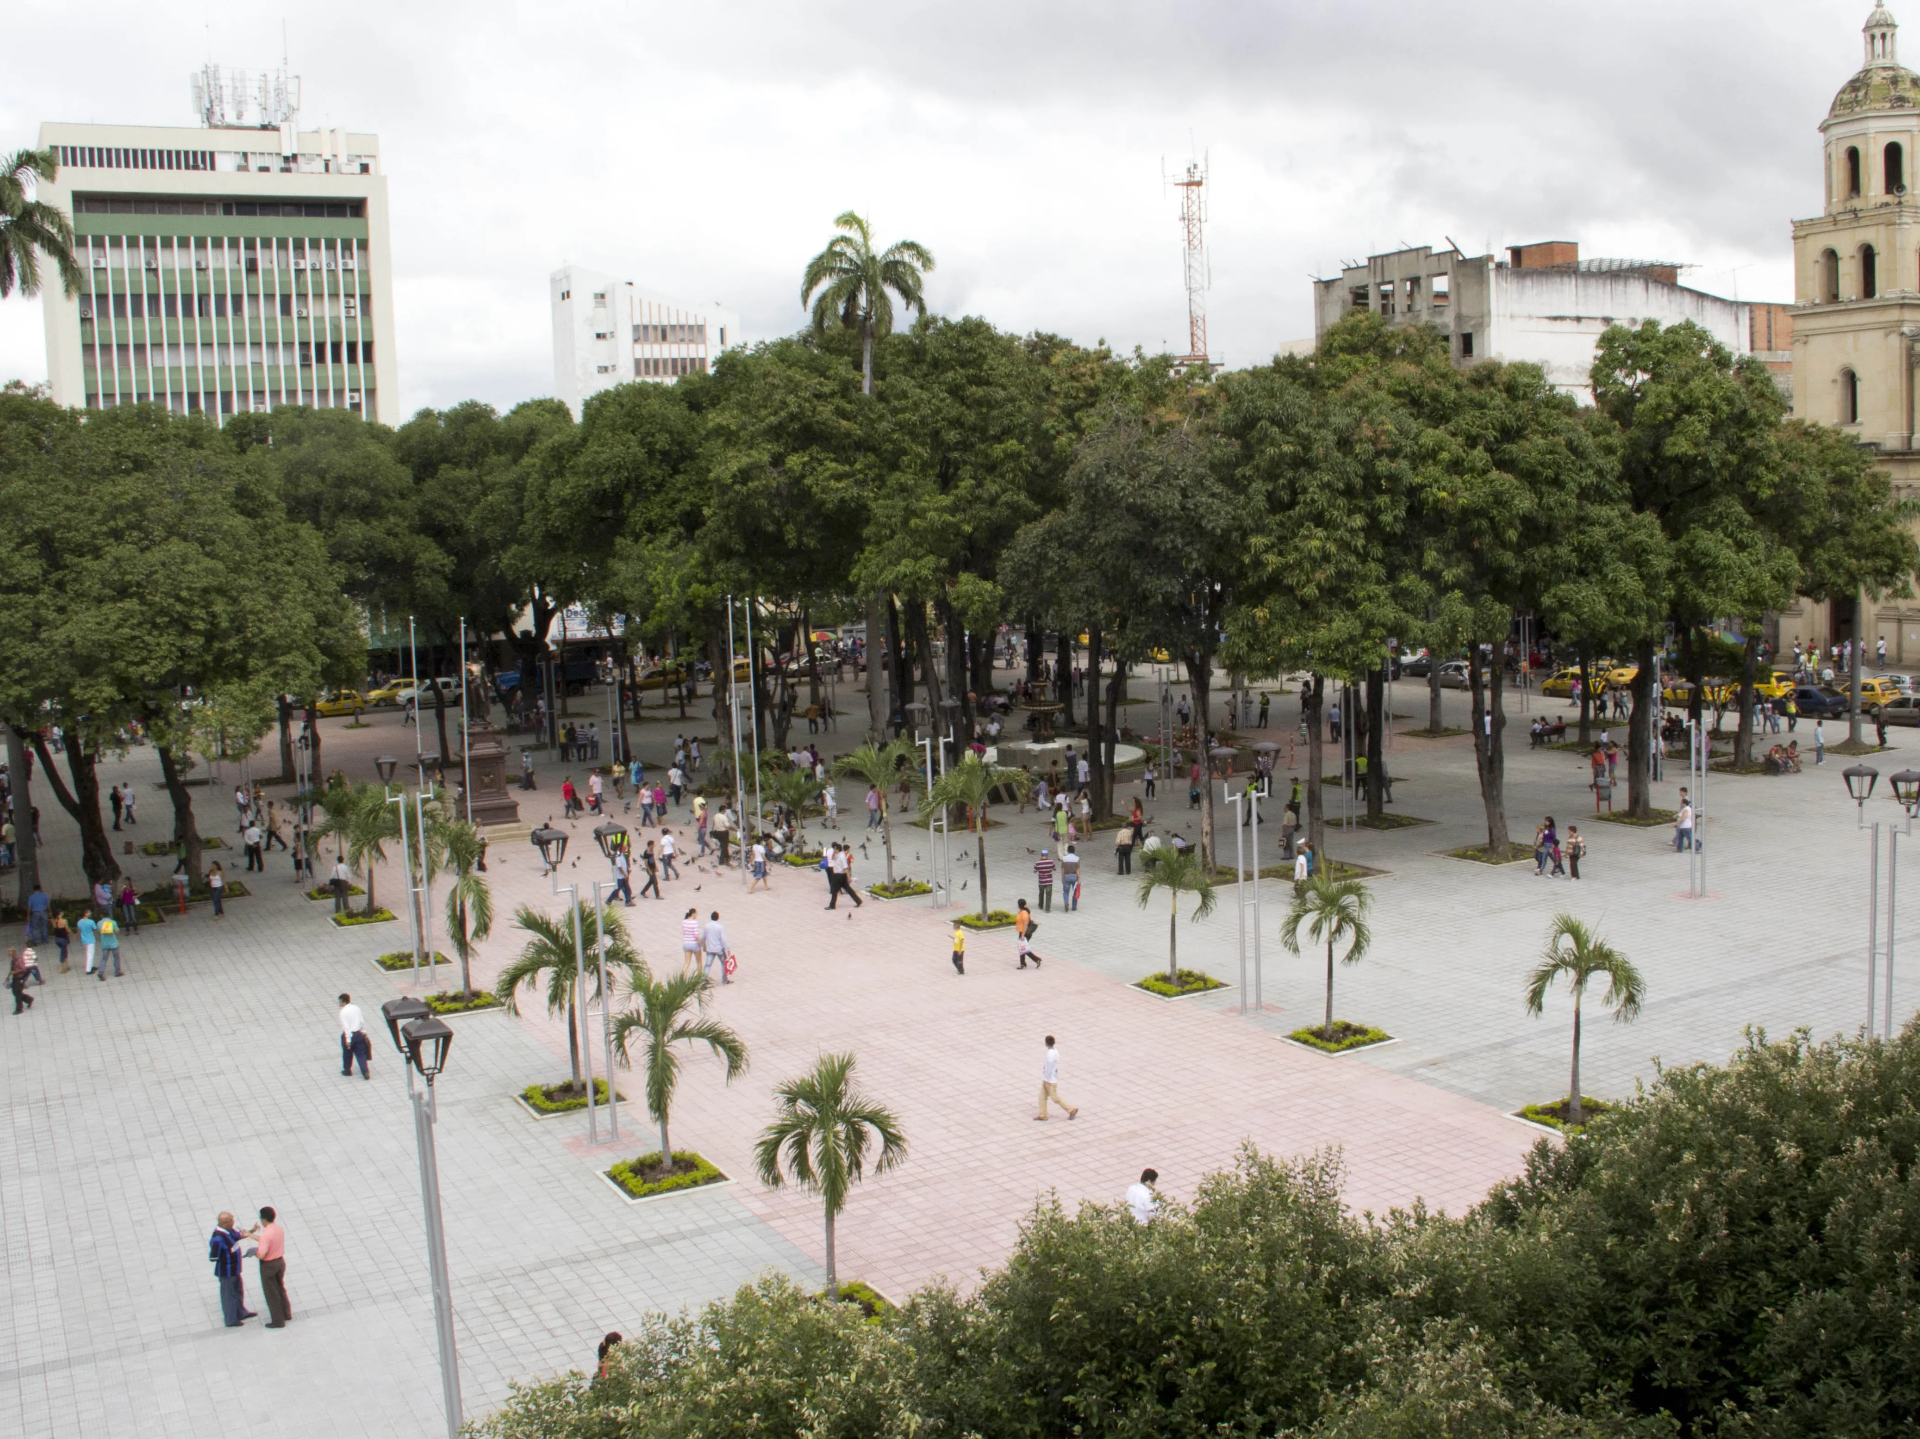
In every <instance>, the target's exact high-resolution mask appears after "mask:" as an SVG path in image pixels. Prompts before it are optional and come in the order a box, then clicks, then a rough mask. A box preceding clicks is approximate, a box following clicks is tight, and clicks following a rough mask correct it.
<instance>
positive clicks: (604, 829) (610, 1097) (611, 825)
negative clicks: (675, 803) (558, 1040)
mask: <svg viewBox="0 0 1920 1439" xmlns="http://www.w3.org/2000/svg"><path fill="white" fill-rule="evenodd" d="M593 841H594V843H595V844H597V845H599V846H600V853H601V854H602V855H604V856H605V857H606V860H607V863H608V864H612V863H613V860H614V856H615V855H618V854H623V853H625V852H626V850H627V827H626V826H625V825H623V824H621V823H619V822H618V821H616V820H608V821H607V822H606V823H605V824H603V825H597V826H596V827H595V828H594V831H593ZM629 872H631V870H629ZM619 884H620V882H619V881H618V880H615V879H596V880H595V881H594V882H593V916H594V924H595V926H596V927H597V931H598V936H597V938H596V940H595V942H594V946H593V953H594V957H595V962H596V964H597V965H598V966H599V970H600V1045H601V1055H602V1058H603V1059H604V1060H605V1061H606V1066H605V1067H606V1071H607V1133H608V1135H609V1137H610V1138H611V1139H618V1138H619V1137H620V1098H619V1096H618V1095H616V1094H615V1093H614V1092H613V990H612V989H611V988H610V987H609V986H608V984H607V895H609V894H611V893H612V892H613V891H614V890H615V889H617V888H619Z"/></svg>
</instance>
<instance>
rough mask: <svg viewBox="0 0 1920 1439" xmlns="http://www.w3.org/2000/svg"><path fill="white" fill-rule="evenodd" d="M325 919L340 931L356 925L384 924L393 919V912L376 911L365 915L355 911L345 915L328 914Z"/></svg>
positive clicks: (388, 910)
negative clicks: (330, 921) (335, 925)
mask: <svg viewBox="0 0 1920 1439" xmlns="http://www.w3.org/2000/svg"><path fill="white" fill-rule="evenodd" d="M327 918H328V919H330V920H332V921H333V922H334V923H335V924H337V925H339V926H340V928H342V929H351V928H352V927H353V926H354V925H356V924H385V923H387V921H389V920H390V919H392V918H393V911H392V910H390V909H376V910H375V911H374V912H373V913H372V914H366V913H364V912H362V911H360V910H357V909H356V910H351V911H349V912H348V913H346V914H330V915H328V916H327Z"/></svg>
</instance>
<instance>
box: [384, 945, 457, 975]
mask: <svg viewBox="0 0 1920 1439" xmlns="http://www.w3.org/2000/svg"><path fill="white" fill-rule="evenodd" d="M420 962H421V964H422V965H424V966H426V967H428V968H431V967H432V966H433V965H436V964H452V963H453V961H452V960H450V959H448V958H447V957H446V956H445V955H444V954H442V953H441V952H440V951H439V950H437V949H436V950H435V951H434V952H433V958H432V959H423V960H421V961H420ZM374 963H375V964H377V965H379V966H380V967H381V968H382V969H384V970H386V971H387V973H389V974H395V973H398V972H399V971H400V970H403V969H412V968H413V951H412V950H410V949H396V950H394V951H392V952H391V953H389V954H383V955H381V956H380V957H379V958H378V959H376V960H375V961H374Z"/></svg>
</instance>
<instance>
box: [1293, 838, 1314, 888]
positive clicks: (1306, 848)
mask: <svg viewBox="0 0 1920 1439" xmlns="http://www.w3.org/2000/svg"><path fill="white" fill-rule="evenodd" d="M1312 853H1313V846H1312V845H1308V844H1303V845H1301V846H1300V848H1299V849H1298V850H1297V851H1295V853H1294V856H1293V878H1294V882H1295V883H1296V884H1304V883H1306V878H1307V868H1308V865H1309V864H1310V863H1311V861H1310V860H1309V858H1308V856H1310V855H1311V854H1312Z"/></svg>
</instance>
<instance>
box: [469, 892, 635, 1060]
mask: <svg viewBox="0 0 1920 1439" xmlns="http://www.w3.org/2000/svg"><path fill="white" fill-rule="evenodd" d="M572 908H573V912H572V914H571V915H568V914H565V913H562V914H559V915H545V914H541V913H540V912H539V911H538V910H536V909H534V908H533V907H532V906H531V905H525V904H523V905H521V906H520V908H519V909H517V910H516V911H514V916H513V923H514V927H515V928H516V929H520V930H524V931H525V932H526V934H527V935H528V936H529V938H528V940H527V943H526V947H525V948H524V949H522V950H521V951H520V956H519V958H517V959H515V960H514V961H513V963H511V964H509V965H508V966H507V967H506V968H505V969H503V970H502V971H500V977H499V979H497V980H495V981H494V985H493V992H494V994H496V995H497V996H499V998H500V999H501V1001H502V1002H504V1003H505V1004H506V1006H507V1009H508V1010H509V1011H510V1012H511V1013H513V1014H518V1013H519V1012H520V1005H519V1000H518V995H519V991H520V987H521V986H522V985H525V986H526V987H527V988H529V989H534V988H537V987H538V986H539V985H540V984H541V983H542V981H543V980H544V982H545V984H546V986H547V1013H548V1014H559V1013H560V1012H561V1011H562V1010H564V1011H565V1012H566V1016H567V1056H568V1058H569V1059H571V1060H572V1061H573V1082H572V1084H571V1085H570V1086H569V1087H570V1088H571V1089H572V1090H574V1091H575V1092H577V1093H580V1094H585V1093H586V1092H587V1086H586V1082H585V1080H583V1079H582V1078H581V1074H580V1022H579V1016H578V1014H577V1013H576V1011H575V1009H574V1006H575V1004H576V1003H578V1002H579V1001H580V1000H582V999H589V998H601V997H602V996H601V994H600V974H599V967H598V966H597V965H592V964H589V965H587V966H586V976H587V985H588V987H589V988H590V989H591V991H592V993H591V994H589V995H576V994H575V993H574V987H575V981H576V979H577V978H578V971H577V970H576V968H575V954H576V951H575V948H574V945H575V940H576V937H577V936H584V934H585V931H584V930H583V929H582V928H581V926H583V925H588V924H591V923H593V917H594V911H593V908H592V907H591V906H589V905H587V904H585V903H584V902H582V903H576V904H575V905H573V907H572ZM606 924H607V930H606V934H607V950H606V966H607V984H608V987H609V988H612V987H614V986H615V985H616V983H617V981H618V979H619V977H620V976H619V973H618V972H619V971H620V970H625V971H626V976H627V987H628V988H629V989H635V988H637V987H638V986H639V983H640V976H641V975H642V974H644V973H645V972H646V966H645V965H644V964H642V963H641V961H640V956H639V954H638V952H636V951H635V949H634V948H633V945H632V943H631V942H630V941H629V940H628V938H627V930H626V925H625V924H624V923H623V922H622V921H621V919H620V916H619V915H617V914H615V913H614V912H613V911H612V910H608V911H607V914H606ZM609 997H610V996H609ZM609 1078H611V1076H609Z"/></svg>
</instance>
